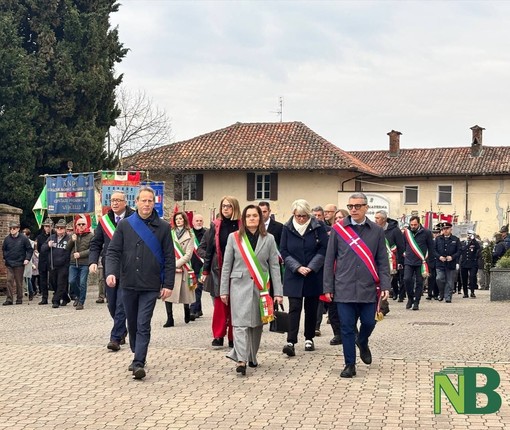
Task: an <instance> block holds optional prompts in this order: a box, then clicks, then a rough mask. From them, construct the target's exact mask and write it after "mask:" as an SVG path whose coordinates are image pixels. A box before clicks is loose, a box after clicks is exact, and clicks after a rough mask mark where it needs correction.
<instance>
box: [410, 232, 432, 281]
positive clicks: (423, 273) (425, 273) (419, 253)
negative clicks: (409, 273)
mask: <svg viewBox="0 0 510 430" xmlns="http://www.w3.org/2000/svg"><path fill="white" fill-rule="evenodd" d="M404 236H405V237H406V239H407V243H408V244H409V247H410V248H411V250H412V251H413V252H414V254H415V255H416V256H417V257H418V258H419V259H420V260H421V269H420V271H421V276H423V277H424V278H428V276H429V265H428V264H427V260H426V257H425V255H424V254H423V252H422V250H421V248H420V246H419V245H418V243H417V242H416V239H415V238H414V234H412V233H411V231H410V230H409V229H408V228H405V229H404Z"/></svg>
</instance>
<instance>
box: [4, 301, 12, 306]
mask: <svg viewBox="0 0 510 430" xmlns="http://www.w3.org/2000/svg"><path fill="white" fill-rule="evenodd" d="M10 305H12V302H11V301H10V300H6V301H5V302H3V304H2V306H10Z"/></svg>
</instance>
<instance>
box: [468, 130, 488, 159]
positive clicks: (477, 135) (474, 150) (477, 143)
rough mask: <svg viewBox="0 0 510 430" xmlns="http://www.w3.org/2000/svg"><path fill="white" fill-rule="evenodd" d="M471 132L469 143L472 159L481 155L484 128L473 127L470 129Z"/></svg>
mask: <svg viewBox="0 0 510 430" xmlns="http://www.w3.org/2000/svg"><path fill="white" fill-rule="evenodd" d="M471 130H472V132H473V140H472V142H471V155H472V156H473V157H478V156H480V155H481V154H482V140H483V131H484V130H485V128H483V127H480V126H478V125H474V126H473V127H471Z"/></svg>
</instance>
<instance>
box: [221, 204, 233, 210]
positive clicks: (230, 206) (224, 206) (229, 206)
mask: <svg viewBox="0 0 510 430" xmlns="http://www.w3.org/2000/svg"><path fill="white" fill-rule="evenodd" d="M221 208H222V209H232V205H221Z"/></svg>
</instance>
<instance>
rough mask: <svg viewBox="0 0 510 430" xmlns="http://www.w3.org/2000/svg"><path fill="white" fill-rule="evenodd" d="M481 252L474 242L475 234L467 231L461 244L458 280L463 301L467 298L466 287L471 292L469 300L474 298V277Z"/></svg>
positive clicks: (475, 241) (480, 248)
mask: <svg viewBox="0 0 510 430" xmlns="http://www.w3.org/2000/svg"><path fill="white" fill-rule="evenodd" d="M481 252H482V247H481V246H480V244H479V243H478V241H477V240H476V237H475V232H474V231H473V230H468V231H467V239H466V240H465V241H463V242H462V244H461V250H460V279H461V281H462V290H463V292H464V298H465V299H466V298H467V297H468V285H469V289H470V290H471V298H476V296H475V289H476V275H477V273H478V259H479V257H480V253H481ZM468 279H469V282H468Z"/></svg>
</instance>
